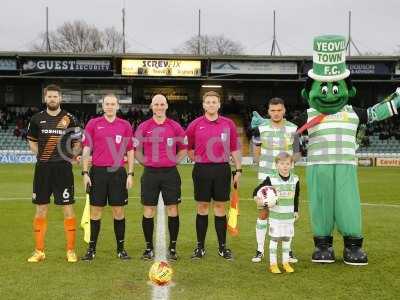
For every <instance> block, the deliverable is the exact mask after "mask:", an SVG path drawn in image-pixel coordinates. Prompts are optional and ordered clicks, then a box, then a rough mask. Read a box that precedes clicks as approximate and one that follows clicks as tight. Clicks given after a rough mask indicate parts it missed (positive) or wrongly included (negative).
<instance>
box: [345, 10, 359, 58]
mask: <svg viewBox="0 0 400 300" xmlns="http://www.w3.org/2000/svg"><path fill="white" fill-rule="evenodd" d="M348 34H349V37H348V40H347V45H346V49H347V56H351V45H353V47H354V48H355V49H356V51H357V54H358V55H361V52H360V50H358V48H357V46H356V44H355V43H354V41H353V39H352V38H351V10H349V33H348Z"/></svg>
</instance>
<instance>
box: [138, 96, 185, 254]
mask: <svg viewBox="0 0 400 300" xmlns="http://www.w3.org/2000/svg"><path fill="white" fill-rule="evenodd" d="M150 108H151V110H152V111H153V117H152V118H150V119H148V120H146V121H144V122H142V123H141V124H140V125H139V126H138V128H137V130H136V131H135V157H136V159H137V160H138V161H139V162H140V163H141V164H142V165H144V171H143V175H142V177H141V179H140V182H141V202H142V204H143V209H144V212H143V218H142V228H143V234H144V238H145V240H146V249H145V250H144V252H143V255H142V259H144V260H151V259H153V258H154V250H153V231H154V215H155V212H156V206H157V204H158V198H159V194H160V192H161V195H162V198H163V201H164V204H165V205H166V207H167V213H168V229H169V237H170V239H169V249H168V253H167V258H168V259H169V260H177V259H178V256H177V252H176V241H177V238H178V232H179V213H178V204H179V203H180V202H181V177H180V175H179V172H178V170H177V168H176V165H177V163H179V162H180V161H181V160H182V159H183V158H184V157H185V156H186V154H187V139H186V135H185V131H184V130H183V129H182V127H181V126H180V125H179V124H178V123H177V122H175V121H174V120H171V119H169V118H167V116H166V112H167V109H168V103H167V99H166V98H165V96H164V95H161V94H157V95H155V96H154V97H153V98H152V100H151V105H150Z"/></svg>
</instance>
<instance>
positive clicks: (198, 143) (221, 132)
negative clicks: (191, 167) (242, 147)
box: [186, 116, 239, 163]
mask: <svg viewBox="0 0 400 300" xmlns="http://www.w3.org/2000/svg"><path fill="white" fill-rule="evenodd" d="M186 136H187V138H188V149H189V150H193V149H194V156H195V162H196V163H221V162H228V161H229V155H230V153H231V152H233V151H236V150H238V148H239V145H238V136H237V131H236V126H235V124H234V123H233V121H232V120H231V119H228V118H225V117H222V116H218V119H216V120H215V121H210V120H208V119H207V118H206V117H205V116H201V117H199V118H197V119H195V120H194V121H192V122H191V123H190V124H189V126H188V128H187V130H186Z"/></svg>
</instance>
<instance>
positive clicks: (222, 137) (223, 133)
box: [221, 132, 228, 142]
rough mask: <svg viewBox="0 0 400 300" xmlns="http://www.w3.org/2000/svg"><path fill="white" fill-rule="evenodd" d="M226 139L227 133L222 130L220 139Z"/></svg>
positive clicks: (224, 140)
mask: <svg viewBox="0 0 400 300" xmlns="http://www.w3.org/2000/svg"><path fill="white" fill-rule="evenodd" d="M227 139H228V135H227V134H226V132H222V133H221V140H222V141H223V142H226V140H227Z"/></svg>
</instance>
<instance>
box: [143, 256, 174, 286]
mask: <svg viewBox="0 0 400 300" xmlns="http://www.w3.org/2000/svg"><path fill="white" fill-rule="evenodd" d="M173 273H174V272H173V270H172V267H171V265H170V264H169V263H168V262H165V261H156V262H155V263H154V264H153V265H152V266H151V268H150V271H149V278H150V280H151V282H153V283H154V284H156V285H166V284H168V283H169V282H170V281H171V279H172V274H173Z"/></svg>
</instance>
